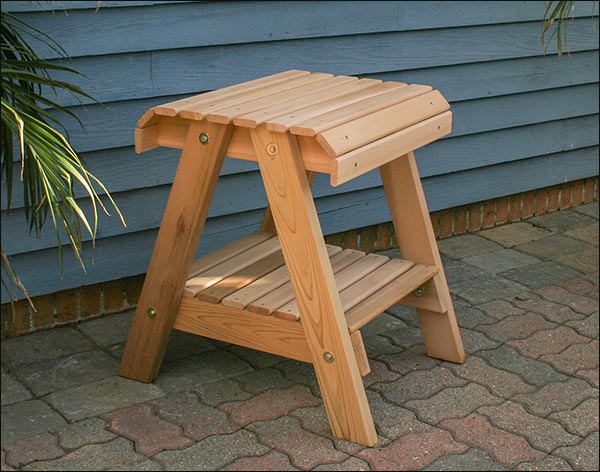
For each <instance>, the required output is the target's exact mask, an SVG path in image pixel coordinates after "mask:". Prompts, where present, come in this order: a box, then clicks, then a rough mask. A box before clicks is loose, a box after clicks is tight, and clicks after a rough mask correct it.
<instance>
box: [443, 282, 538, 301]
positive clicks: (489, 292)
mask: <svg viewBox="0 0 600 472" xmlns="http://www.w3.org/2000/svg"><path fill="white" fill-rule="evenodd" d="M449 287H450V292H452V293H453V294H456V295H458V296H459V297H461V298H463V299H465V300H466V301H467V302H469V303H472V304H473V305H479V304H480V303H485V302H488V301H490V300H496V299H498V298H506V297H508V296H510V295H514V294H517V293H521V292H524V291H525V290H527V288H526V287H525V286H523V285H521V284H519V283H515V282H513V281H511V280H507V279H505V278H502V277H490V276H489V275H486V276H485V277H478V278H476V279H471V280H465V281H463V282H459V283H456V284H452V283H451V284H450V286H449Z"/></svg>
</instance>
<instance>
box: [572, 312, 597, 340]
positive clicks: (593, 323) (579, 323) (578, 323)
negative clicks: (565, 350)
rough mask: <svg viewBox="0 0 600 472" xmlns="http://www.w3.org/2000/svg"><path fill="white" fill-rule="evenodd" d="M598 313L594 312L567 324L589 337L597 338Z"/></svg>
mask: <svg viewBox="0 0 600 472" xmlns="http://www.w3.org/2000/svg"><path fill="white" fill-rule="evenodd" d="M598 319H599V317H598V313H592V314H591V315H590V316H588V317H587V318H584V319H583V320H574V321H569V322H567V323H566V324H567V326H570V327H572V328H573V329H574V330H575V331H577V332H578V333H579V334H582V335H583V336H587V337H588V338H592V339H597V338H598V332H599V325H598Z"/></svg>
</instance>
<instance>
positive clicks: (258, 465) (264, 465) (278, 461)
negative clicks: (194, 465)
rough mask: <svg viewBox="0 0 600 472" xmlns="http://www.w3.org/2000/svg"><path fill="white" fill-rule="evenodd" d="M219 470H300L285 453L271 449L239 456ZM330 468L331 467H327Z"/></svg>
mask: <svg viewBox="0 0 600 472" xmlns="http://www.w3.org/2000/svg"><path fill="white" fill-rule="evenodd" d="M221 470H257V471H263V470H300V469H297V468H296V467H294V466H292V464H290V460H289V459H288V457H287V456H286V455H285V454H282V453H280V452H277V451H271V452H268V453H267V454H265V455H264V456H259V457H241V458H239V459H236V460H235V461H233V462H232V463H231V464H229V465H226V466H225V467H223V468H222V469H221ZM328 470H331V469H328Z"/></svg>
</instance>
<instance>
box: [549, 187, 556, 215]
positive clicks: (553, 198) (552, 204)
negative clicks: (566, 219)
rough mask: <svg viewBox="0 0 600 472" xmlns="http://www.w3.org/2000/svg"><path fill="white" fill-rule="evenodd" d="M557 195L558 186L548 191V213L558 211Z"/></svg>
mask: <svg viewBox="0 0 600 472" xmlns="http://www.w3.org/2000/svg"><path fill="white" fill-rule="evenodd" d="M558 193H559V187H558V186H555V187H551V188H550V189H548V213H550V212H553V211H556V210H558Z"/></svg>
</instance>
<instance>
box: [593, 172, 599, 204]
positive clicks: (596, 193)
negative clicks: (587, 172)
mask: <svg viewBox="0 0 600 472" xmlns="http://www.w3.org/2000/svg"><path fill="white" fill-rule="evenodd" d="M598 182H599V179H598V177H596V178H595V179H594V200H598Z"/></svg>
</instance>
